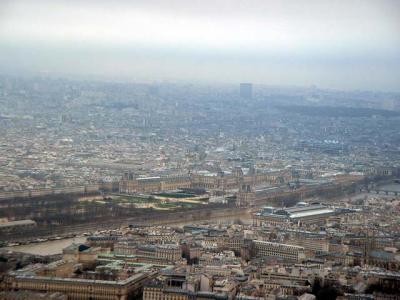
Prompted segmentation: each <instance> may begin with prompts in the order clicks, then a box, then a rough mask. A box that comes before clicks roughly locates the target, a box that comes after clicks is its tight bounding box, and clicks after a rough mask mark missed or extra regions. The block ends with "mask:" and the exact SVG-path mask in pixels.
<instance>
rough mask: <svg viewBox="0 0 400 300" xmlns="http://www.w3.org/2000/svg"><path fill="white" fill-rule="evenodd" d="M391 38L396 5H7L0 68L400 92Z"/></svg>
mask: <svg viewBox="0 0 400 300" xmlns="http://www.w3.org/2000/svg"><path fill="white" fill-rule="evenodd" d="M399 28H400V1H395V0H394V1H387V0H364V1H356V0H347V1H346V0H342V1H335V0H330V1H328V0H326V1H325V0H318V1H316V0H307V1H306V0H293V1H290V0H286V1H267V0H263V1H261V0H260V1H251V0H247V1H239V0H230V1H207V0H203V1H193V0H192V1H177V0H175V1H161V0H160V1H156V0H148V1H91V0H88V1H77V0H68V1H57V0H52V1H50V0H47V1H40V0H39V1H27V0H25V1H24V0H13V1H7V0H6V1H2V2H1V3H0V44H1V46H2V47H1V48H2V49H0V54H1V52H2V53H3V54H7V55H8V57H7V58H4V55H3V59H1V58H0V67H1V66H2V67H3V68H8V69H11V68H12V65H13V64H14V66H15V68H17V69H20V70H24V69H26V70H28V71H32V72H33V71H41V70H50V71H52V72H59V73H62V72H68V73H71V72H72V73H74V72H75V73H80V74H83V73H87V74H89V73H90V74H95V73H102V74H105V73H106V74H109V75H110V76H114V75H115V74H120V75H121V74H125V76H126V77H130V78H133V77H134V78H149V77H152V76H153V77H154V78H155V79H158V78H157V77H170V78H183V79H187V78H190V79H194V80H195V79H198V80H209V81H213V80H225V81H241V80H252V81H256V82H260V83H263V82H271V81H273V83H274V84H277V83H281V84H285V83H289V84H312V83H315V84H321V85H325V86H334V87H340V86H341V85H343V87H345V88H352V87H353V88H362V87H369V88H371V87H372V88H382V89H386V88H387V89H400V82H399V81H400V79H397V78H400V76H399V75H400V74H399V71H398V69H399V65H400V58H399V53H400V29H399ZM7 51H8V52H7ZM71 63H74V65H75V67H74V68H72V67H71ZM283 68H284V70H283ZM365 72H374V74H371V76H369V77H368V75H366V73H365ZM377 74H379V76H377ZM275 75H276V76H275ZM243 77H246V78H243ZM340 78H343V80H340Z"/></svg>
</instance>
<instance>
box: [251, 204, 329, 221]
mask: <svg viewBox="0 0 400 300" xmlns="http://www.w3.org/2000/svg"><path fill="white" fill-rule="evenodd" d="M334 214H335V211H334V210H333V209H331V208H329V207H327V206H325V205H322V204H318V203H317V204H305V203H298V205H296V207H290V208H283V209H275V208H273V207H264V209H263V210H262V211H261V212H260V213H256V214H255V215H254V221H255V223H256V224H260V225H261V224H263V223H268V224H273V225H279V224H285V223H288V222H291V223H298V224H318V223H324V222H325V221H326V219H327V218H328V217H330V216H333V215H334Z"/></svg>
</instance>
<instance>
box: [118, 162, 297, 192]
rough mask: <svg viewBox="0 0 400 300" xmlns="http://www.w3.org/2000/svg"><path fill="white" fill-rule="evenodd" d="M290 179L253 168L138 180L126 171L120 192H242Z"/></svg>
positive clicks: (120, 185) (284, 175) (286, 175)
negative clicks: (184, 190) (243, 189)
mask: <svg viewBox="0 0 400 300" xmlns="http://www.w3.org/2000/svg"><path fill="white" fill-rule="evenodd" d="M288 179H290V176H289V174H286V173H285V174H283V173H282V172H257V171H256V170H255V169H254V168H249V169H248V170H245V171H244V170H243V169H242V168H235V169H234V170H233V172H223V171H220V172H214V173H212V172H208V171H200V172H197V173H191V174H186V175H175V176H165V177H158V176H157V177H137V176H135V175H134V174H132V173H130V172H126V173H125V174H124V176H123V178H122V180H121V181H120V184H119V191H120V193H126V194H135V193H154V192H161V191H168V190H177V189H184V188H194V189H205V190H211V191H212V190H220V191H229V190H239V187H240V186H247V185H251V186H258V185H275V184H276V183H278V182H284V181H287V180H288Z"/></svg>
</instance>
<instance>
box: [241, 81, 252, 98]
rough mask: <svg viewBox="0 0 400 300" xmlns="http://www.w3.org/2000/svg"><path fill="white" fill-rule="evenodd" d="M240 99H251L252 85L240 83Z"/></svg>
mask: <svg viewBox="0 0 400 300" xmlns="http://www.w3.org/2000/svg"><path fill="white" fill-rule="evenodd" d="M240 97H243V98H246V99H251V98H252V97H253V84H251V83H241V84H240Z"/></svg>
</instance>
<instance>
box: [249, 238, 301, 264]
mask: <svg viewBox="0 0 400 300" xmlns="http://www.w3.org/2000/svg"><path fill="white" fill-rule="evenodd" d="M253 247H254V253H255V256H257V257H264V256H271V257H277V258H282V259H285V260H292V261H301V260H303V259H305V253H304V247H300V246H295V245H287V244H280V243H273V242H266V241H260V240H255V241H253Z"/></svg>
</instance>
